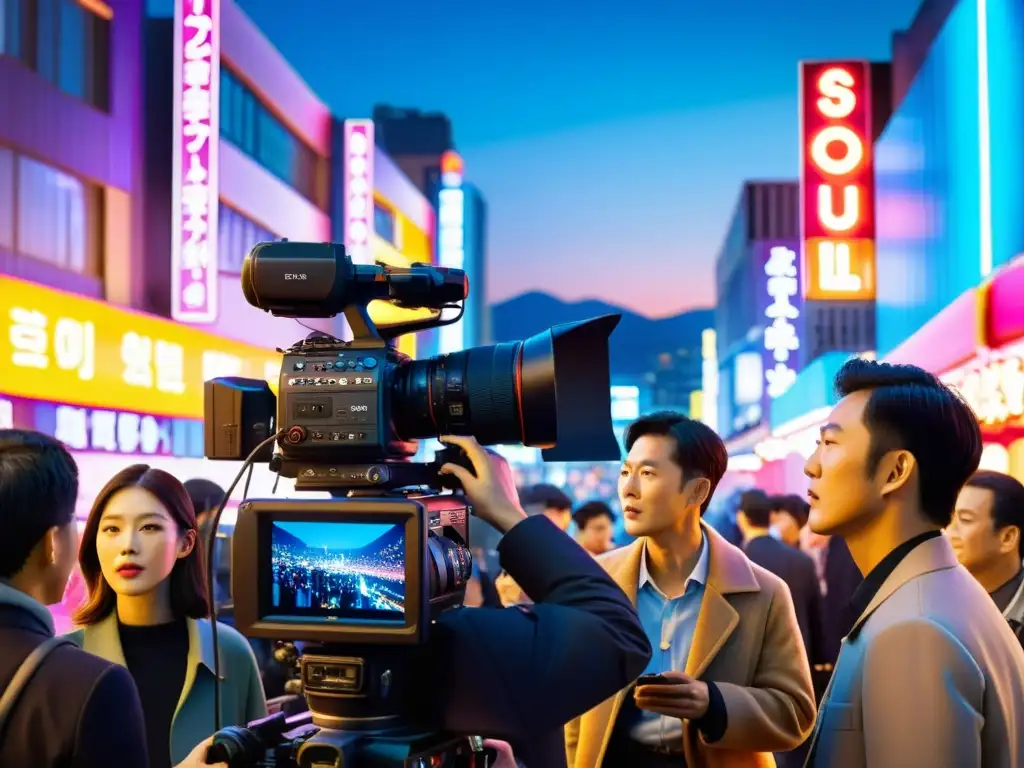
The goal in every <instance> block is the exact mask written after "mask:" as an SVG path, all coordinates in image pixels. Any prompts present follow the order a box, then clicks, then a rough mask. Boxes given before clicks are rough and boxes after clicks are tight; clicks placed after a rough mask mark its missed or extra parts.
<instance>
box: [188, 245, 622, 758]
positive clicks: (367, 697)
mask: <svg viewBox="0 0 1024 768" xmlns="http://www.w3.org/2000/svg"><path fill="white" fill-rule="evenodd" d="M241 283H242V291H243V293H244V295H245V297H246V299H247V301H248V302H249V303H250V304H252V305H253V306H255V307H257V308H259V309H263V310H265V311H268V312H270V313H271V314H274V315H277V316H281V317H333V316H336V315H338V314H342V313H343V314H344V316H345V319H346V320H347V322H348V325H349V327H350V328H351V330H352V334H353V338H352V339H351V340H342V339H338V338H335V337H333V336H330V335H328V334H324V333H320V332H314V333H312V334H310V335H309V336H307V337H306V338H305V339H304V340H302V341H299V342H298V343H296V344H295V345H293V346H292V347H291V348H290V349H288V350H285V351H283V355H284V359H283V362H282V369H281V373H280V380H279V388H278V395H277V396H275V395H274V393H273V391H272V390H271V388H270V386H269V385H268V384H267V382H265V381H260V380H253V379H242V378H220V379H214V380H212V381H208V382H206V384H205V389H204V433H205V435H204V436H205V449H206V450H205V453H206V457H207V458H209V459H214V460H233V461H238V460H240V459H244V461H245V463H244V464H243V467H242V471H241V472H240V473H239V475H238V477H237V478H236V480H235V484H237V483H238V481H239V480H240V479H241V477H242V475H243V474H244V472H245V470H246V469H247V468H251V467H252V465H253V464H255V463H263V462H265V463H268V464H269V467H270V469H271V471H273V472H276V473H278V475H279V476H284V477H289V478H294V479H295V487H296V490H297V491H320V492H323V491H326V492H329V494H330V495H331V497H332V498H330V499H310V498H305V499H284V498H275V499H245V500H244V501H243V502H242V503H241V505H240V506H239V509H238V515H237V520H236V523H235V531H234V536H233V541H232V548H231V550H232V551H231V554H232V568H231V571H232V572H231V584H232V597H233V601H234V616H235V626H236V627H237V628H238V630H239V631H241V632H242V633H243V634H245V635H248V636H250V637H258V638H266V639H272V640H285V641H303V642H304V643H312V644H314V645H307V646H306V647H305V648H304V649H303V653H302V658H301V682H302V688H303V693H304V694H305V698H306V702H307V704H308V706H309V710H310V713H311V716H312V718H311V719H312V725H313V726H314V728H313V731H312V732H310V731H305V732H303V733H302V734H301V735H294V734H293V735H288V733H290V732H288V733H286V731H285V725H286V724H285V723H284V722H283V720H282V719H281V718H276V719H272V720H271V719H268V721H267V722H265V723H263V724H262V725H258V726H256V727H254V728H252V729H234V730H232V729H225V730H224V731H222V732H219V733H218V734H217V738H216V739H215V747H217V749H218V750H219V751H218V752H217V753H216V754H217V755H222V754H223V755H226V756H228V757H229V758H230V759H228V763H229V765H231V766H232V768H235V767H236V766H242V765H253V764H254V760H255V757H254V756H255V755H256V753H258V752H260V751H261V750H262V749H265V750H268V751H270V750H273V751H276V754H278V755H279V756H280V759H281V760H282V761H283V762H284V763H289V764H292V765H298V766H310V767H311V766H315V765H322V764H349V761H350V760H354V761H356V762H355V764H356V765H358V764H360V762H362V763H365V764H367V765H382V766H383V765H389V766H390V765H413V764H415V765H419V764H440V763H437V762H436V760H438V759H443V760H445V761H446V762H444V763H443V764H445V765H448V764H453V765H474V766H475V765H483V764H484V759H483V758H484V752H483V748H482V746H481V745H480V743H479V740H477V741H476V742H472V740H471V741H470V742H467V740H466V739H458V738H453V737H450V736H445V735H443V734H439V733H438V732H437V731H436V729H435V728H433V727H432V726H431V725H430V721H431V718H432V717H434V716H436V713H437V711H438V709H439V708H438V707H436V706H433V705H432V703H433V702H434V701H435V698H434V696H433V695H431V694H432V688H431V685H432V684H433V685H434V686H435V687H436V680H437V679H438V678H437V676H436V673H437V672H438V671H439V670H434V669H433V668H432V667H431V665H430V654H429V645H428V640H429V637H430V626H431V624H432V623H433V622H434V621H435V620H436V619H437V618H438V617H439V616H440V615H441V614H442V613H444V612H445V611H447V610H451V609H454V608H459V607H461V606H462V603H463V599H464V596H465V590H466V586H467V584H468V582H469V579H470V577H471V575H472V564H473V561H472V556H471V554H470V547H469V542H470V538H469V536H470V523H469V519H470V517H471V515H472V508H471V507H470V505H469V503H468V502H467V500H466V499H465V498H464V497H463V496H462V495H461V494H460V492H459V491H460V487H459V484H458V481H457V480H456V479H455V478H454V477H453V476H452V475H450V474H445V475H442V474H440V471H439V470H440V469H441V467H442V466H443V465H444V464H446V463H456V464H460V465H462V466H463V467H465V468H467V469H469V470H470V471H472V470H473V467H472V466H471V463H470V462H469V460H468V458H467V457H466V456H465V455H464V454H462V453H461V451H459V450H458V449H454V448H445V449H443V450H441V451H438V452H437V454H436V455H435V457H434V460H433V461H432V462H429V463H416V462H412V461H411V458H412V457H413V456H414V455H415V454H416V451H417V448H418V443H417V441H418V440H420V439H424V438H432V437H438V436H441V435H445V434H451V435H471V436H473V437H475V438H476V439H477V441H478V442H480V443H481V444H482V445H494V444H501V443H509V444H523V445H531V446H537V447H541V448H542V449H543V455H544V458H545V460H548V461H589V460H595V461H605V460H609V459H618V458H619V456H620V448H619V445H618V442H617V440H616V438H615V435H614V432H613V430H612V424H611V395H610V388H609V371H608V345H607V341H608V336H609V335H610V334H611V332H612V331H613V330H614V329H615V327H616V326H617V325H618V322H619V319H620V318H619V316H618V315H606V316H604V317H599V318H595V319H592V320H587V321H583V322H576V323H567V324H565V325H561V326H555V327H553V328H550V329H548V330H546V331H543V332H541V333H538V334H536V335H535V336H532V337H530V338H529V339H525V340H523V341H514V342H503V343H499V344H493V345H490V346H484V347H475V348H472V349H466V350H461V351H458V352H453V353H450V354H445V355H440V356H437V357H433V358H429V359H424V360H412V359H410V358H409V357H408V356H406V355H403V354H400V353H399V352H397V351H396V350H395V348H394V343H393V342H394V340H395V338H397V337H398V336H399V335H401V334H403V333H410V332H414V331H418V330H424V329H427V328H434V327H438V326H442V325H446V324H450V323H452V322H458V320H459V319H460V318H461V315H462V307H461V306H460V305H459V304H458V302H461V301H464V300H465V298H466V295H467V293H468V291H469V283H468V280H467V279H466V276H465V273H464V272H462V271H461V270H457V269H445V268H441V267H433V266H430V265H423V264H415V265H412V266H411V267H408V268H394V267H388V266H385V265H380V264H377V265H366V264H359V265H357V264H353V262H352V260H351V258H350V257H349V256H348V254H347V253H346V252H345V249H344V246H342V245H340V244H336V243H335V244H332V243H289V242H279V243H261V244H259V245H257V246H256V247H254V248H253V249H252V251H251V252H250V253H249V255H248V256H247V257H246V259H245V262H244V263H243V267H242V275H241ZM381 300H384V301H388V302H390V303H392V304H394V305H396V306H400V307H406V308H420V309H427V310H429V316H428V317H427V318H426V319H418V320H414V321H411V322H405V323H400V324H393V325H390V326H380V327H378V326H377V325H375V324H374V323H373V321H372V320H371V318H370V314H369V311H368V306H369V304H370V303H371V302H372V301H381ZM445 310H458V311H459V313H458V315H457V316H456V317H454V318H450V319H446V318H444V316H443V313H444V311H445ZM275 448H276V450H275ZM233 488H234V485H232V489H233ZM230 492H231V489H229V491H228V495H230ZM226 503H227V499H226V498H225V501H224V504H226ZM222 511H223V505H222V506H221V509H220V511H219V512H218V516H217V519H218V520H219V514H220V512H222ZM213 530H214V534H211V542H212V536H213V535H215V531H216V525H214V526H213ZM210 579H211V581H212V570H211V572H210ZM215 658H216V656H215ZM218 664H219V662H218ZM215 671H216V670H215ZM441 672H442V673H443V671H441ZM218 674H219V672H218ZM432 681H434V682H433V683H432ZM218 695H219V694H218ZM435 725H436V724H435ZM317 728H319V729H322V730H319V731H318V732H317V731H316V729H317ZM232 756H233V757H232ZM424 760H425V761H427V762H426V763H421V762H420V761H424ZM448 760H454V761H455V762H453V763H449V762H447V761H448ZM338 761H341V762H338ZM410 761H411V762H410Z"/></svg>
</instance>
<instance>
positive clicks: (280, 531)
mask: <svg viewBox="0 0 1024 768" xmlns="http://www.w3.org/2000/svg"><path fill="white" fill-rule="evenodd" d="M271 538H272V540H273V542H274V543H275V544H278V545H280V546H282V547H287V548H289V549H309V545H307V544H306V542H304V541H303V540H302V539H300V538H299V537H298V536H293V535H292V534H290V533H288V531H286V530H285V529H284V528H282V527H281V526H280V525H276V524H275V525H274V529H273V532H272V533H271Z"/></svg>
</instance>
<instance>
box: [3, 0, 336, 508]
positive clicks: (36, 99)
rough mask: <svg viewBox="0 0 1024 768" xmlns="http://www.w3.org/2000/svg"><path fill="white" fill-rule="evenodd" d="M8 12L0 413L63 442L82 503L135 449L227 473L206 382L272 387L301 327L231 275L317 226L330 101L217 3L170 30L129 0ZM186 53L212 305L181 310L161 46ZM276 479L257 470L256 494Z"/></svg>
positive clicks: (190, 473)
mask: <svg viewBox="0 0 1024 768" xmlns="http://www.w3.org/2000/svg"><path fill="white" fill-rule="evenodd" d="M3 7H4V14H5V15H4V24H3V32H2V41H0V44H2V48H0V94H2V95H3V97H4V103H5V105H12V104H16V105H17V108H16V109H12V108H7V107H5V111H4V119H3V120H0V189H2V192H0V318H2V321H3V323H4V324H5V328H4V329H3V332H2V333H0V426H2V427H11V426H16V427H22V428H29V429H37V430H40V431H43V432H46V433H49V434H51V435H54V436H56V437H58V438H59V439H61V440H62V441H64V442H65V443H66V444H67V445H68V447H69V448H70V449H71V450H72V451H73V453H74V454H75V456H76V460H77V461H78V463H79V467H80V471H81V477H82V482H81V487H80V509H79V511H80V512H84V511H86V510H87V509H88V507H89V505H91V503H92V501H93V499H94V498H95V495H96V492H97V491H98V490H99V488H100V486H101V485H102V484H103V483H104V482H105V481H106V480H107V479H108V478H109V477H110V475H111V474H112V473H114V472H116V471H117V470H118V469H120V468H121V467H123V466H126V465H128V464H132V463H138V462H140V461H141V462H145V463H147V464H150V465H152V466H158V467H163V468H165V469H168V470H169V471H172V472H174V474H176V475H177V476H178V477H180V478H182V479H188V478H189V477H196V476H205V477H210V478H212V479H214V480H217V481H218V482H220V483H221V484H222V485H224V486H225V487H226V486H227V485H228V484H229V483H230V481H231V480H232V479H233V477H234V475H235V473H236V472H237V470H238V465H237V463H233V462H208V461H205V460H204V459H202V455H203V437H202V418H203V382H204V381H205V380H207V379H210V378H213V377H215V376H220V375H241V376H248V377H253V378H263V379H266V380H268V381H270V382H271V384H272V386H273V387H275V388H276V384H277V376H278V371H279V370H280V355H279V354H278V353H277V352H276V351H275V350H274V349H273V347H274V346H278V345H288V344H290V343H291V342H293V341H294V340H295V339H296V338H299V337H301V336H303V335H304V334H305V333H306V331H305V330H301V329H297V327H296V325H295V323H293V322H290V321H288V320H275V319H273V318H271V317H270V316H269V315H265V314H264V313H262V312H260V311H259V310H256V309H253V308H251V307H249V306H248V305H247V304H245V302H244V299H243V298H242V296H241V291H240V288H239V283H238V270H239V267H240V264H241V259H242V257H244V254H245V252H246V251H247V250H248V249H249V248H250V247H251V246H252V245H253V244H255V243H256V242H258V241H260V240H266V239H270V238H272V237H277V236H282V235H283V236H288V237H291V238H294V239H316V240H327V239H329V237H330V222H329V218H328V214H327V210H326V207H327V203H326V201H327V199H328V198H327V192H328V184H329V176H328V171H329V163H328V162H327V158H328V157H329V154H330V141H329V139H330V119H329V116H328V115H327V110H326V108H325V107H324V106H323V105H322V104H321V103H320V102H318V101H317V100H316V99H315V97H313V96H312V94H310V93H309V91H308V89H306V88H305V87H304V86H303V85H302V83H301V81H300V80H299V79H298V77H297V76H296V75H295V74H294V72H292V70H291V68H290V67H289V66H288V64H287V62H285V61H284V60H283V59H282V58H281V57H280V55H279V54H277V52H276V51H274V49H273V48H272V47H271V46H270V45H269V43H268V42H267V41H266V39H265V38H264V37H263V36H262V35H261V34H260V33H259V32H258V31H257V30H256V29H255V27H254V26H253V25H252V23H251V22H250V21H249V20H248V19H247V18H246V17H245V16H244V15H243V14H242V13H241V12H240V11H239V10H238V8H237V6H235V5H234V4H232V3H230V2H229V1H223V2H221V3H216V2H214V3H207V4H205V5H204V4H203V3H192V4H189V14H190V18H189V19H188V23H187V24H185V23H184V21H185V19H184V17H179V21H181V22H182V23H181V26H182V27H183V28H186V27H187V29H188V31H189V32H190V34H192V38H188V39H185V40H182V39H179V40H177V41H176V40H175V36H174V31H173V26H174V21H173V20H169V19H157V20H152V21H151V22H147V20H146V18H145V16H144V8H143V4H142V2H141V0H138V1H135V0H115V1H114V2H111V3H110V4H109V5H104V4H103V3H102V2H98V1H97V0H89V1H88V2H76V1H75V0H43V1H42V2H27V0H9V2H6V3H5V4H4V6H3ZM179 10H180V8H179ZM58 20H59V21H58ZM58 24H59V34H58V27H57V25H58ZM198 35H203V36H204V37H203V38H202V39H198V38H197V36H198ZM186 50H187V51H188V54H189V56H188V58H187V63H188V73H189V74H188V75H187V76H186V77H185V80H187V81H188V82H186V83H184V85H185V86H187V87H188V88H189V89H191V90H190V92H189V94H188V95H187V97H184V94H182V96H183V97H184V98H182V99H181V100H180V101H181V102H182V103H183V104H186V105H187V109H184V110H182V115H181V116H183V117H187V118H188V120H189V131H190V132H191V134H186V135H185V138H186V139H188V140H189V141H192V140H195V139H197V137H201V138H202V139H203V141H202V144H203V148H202V150H201V152H199V153H198V158H197V159H195V161H194V162H196V163H199V164H200V165H201V166H202V167H201V168H200V169H199V170H201V171H202V172H203V174H205V175H201V174H199V173H198V170H197V168H196V167H195V166H189V167H188V169H187V170H188V171H189V172H190V176H189V178H186V179H185V181H187V182H189V183H190V184H191V185H192V186H191V187H189V189H188V190H187V194H185V195H183V196H182V199H183V200H187V201H188V202H189V205H190V206H194V207H196V208H198V207H199V205H198V204H199V202H202V203H203V206H202V211H201V214H200V213H195V212H194V211H191V210H190V212H189V213H190V216H191V219H190V221H189V227H188V228H187V229H186V228H184V227H183V228H181V229H180V230H179V234H181V233H187V234H188V235H190V236H191V235H194V234H201V235H203V236H204V239H203V243H204V244H205V245H204V247H205V248H206V249H207V259H206V261H203V262H201V263H200V264H199V265H198V266H197V267H196V269H195V271H197V272H199V273H200V274H202V275H203V280H204V284H203V285H202V286H201V287H203V288H205V287H206V286H209V287H211V288H213V289H215V290H216V296H215V298H214V300H213V301H212V302H207V310H209V307H211V306H212V307H213V308H215V310H216V311H215V312H210V315H211V316H210V317H208V318H205V319H203V320H202V321H199V320H194V321H192V322H189V321H188V320H187V319H185V318H180V317H179V320H181V321H180V322H176V321H175V320H172V319H171V317H170V316H171V315H175V314H176V312H175V302H176V301H177V299H176V297H175V293H176V292H175V291H174V290H173V289H172V288H173V285H172V284H173V282H174V280H173V276H172V272H173V270H172V265H173V263H174V259H175V256H174V254H173V242H174V236H173V231H174V227H173V226H172V218H173V216H172V213H171V211H172V208H173V207H174V205H175V203H174V201H173V197H174V188H175V187H174V185H175V183H176V182H175V180H174V179H175V175H174V168H173V165H174V164H173V163H172V162H171V159H170V158H172V156H173V155H174V154H175V151H174V150H173V145H174V141H173V140H172V136H173V130H172V123H173V122H174V120H175V118H176V115H175V109H176V108H175V106H174V104H175V99H174V83H175V78H174V67H173V66H172V65H171V61H172V59H173V54H174V53H175V52H176V51H177V52H178V53H184V52H185V51H186ZM215 51H216V52H217V55H216V57H214V55H213V54H214V52H215ZM220 52H223V53H224V55H223V58H222V57H221V55H220ZM214 62H216V66H214ZM181 63H182V64H183V65H184V64H185V63H186V61H184V60H183V61H182V62H181ZM221 65H223V66H221ZM182 69H183V71H184V70H185V69H186V68H185V67H184V66H183V67H182ZM243 83H244V86H243V85H242V84H243ZM180 107H181V105H180V104H179V108H180ZM221 112H223V113H224V114H223V115H222V114H220V113H221ZM280 115H289V116H291V118H290V119H291V120H293V121H294V122H289V121H286V120H285V119H284V118H282V117H280ZM211 127H217V128H218V130H216V131H213V130H211ZM204 131H206V132H208V133H204ZM181 138H182V136H179V139H181ZM182 145H183V146H184V142H182ZM190 152H191V150H190ZM183 154H184V153H183ZM193 154H196V153H193ZM191 162H193V161H192V160H190V163H191ZM179 170H180V169H179ZM211 171H213V173H212V174H211V173H210V172H211ZM218 172H219V173H218ZM200 176H202V177H201V178H200ZM215 177H216V178H215ZM178 181H181V178H178ZM200 181H201V182H202V184H199V182H200ZM198 187H202V189H201V190H199V191H202V192H203V194H204V195H210V193H213V194H212V201H213V204H212V205H210V204H209V203H210V200H209V199H207V198H206V197H204V198H203V199H202V200H200V199H199V198H198V197H196V192H197V188H198ZM183 190H184V187H181V188H179V190H178V191H179V192H182V191H183ZM179 202H181V200H179ZM193 213H195V215H192V214H193ZM200 225H201V226H200ZM218 235H219V237H218ZM213 246H216V247H213ZM192 252H193V253H196V252H198V249H196V248H193V249H192ZM179 255H180V254H179ZM211 258H212V260H211ZM207 267H209V269H208V268H207ZM323 327H325V328H330V327H331V325H330V324H329V323H328V324H323ZM273 482H274V478H273V477H272V476H271V475H270V474H269V472H267V471H265V470H258V471H257V472H256V473H255V474H254V475H253V484H252V486H251V487H250V491H251V492H253V493H257V494H261V493H267V492H269V491H270V489H271V486H272V485H273ZM281 485H282V488H284V489H286V490H287V489H288V487H290V486H289V483H288V482H287V481H284V482H282V484H281Z"/></svg>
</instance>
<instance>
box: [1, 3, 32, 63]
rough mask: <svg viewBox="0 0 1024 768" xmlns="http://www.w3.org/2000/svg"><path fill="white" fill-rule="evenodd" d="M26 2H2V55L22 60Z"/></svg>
mask: <svg viewBox="0 0 1024 768" xmlns="http://www.w3.org/2000/svg"><path fill="white" fill-rule="evenodd" d="M25 2H26V0H0V54H6V55H7V56H10V57H11V58H14V59H20V58H21V52H22V49H23V48H24V46H23V45H22V39H21V37H22V34H23V31H24V30H25V29H26V26H25V24H24V22H23V17H24V7H23V6H24V4H25Z"/></svg>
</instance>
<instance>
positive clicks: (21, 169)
mask: <svg viewBox="0 0 1024 768" xmlns="http://www.w3.org/2000/svg"><path fill="white" fill-rule="evenodd" d="M11 154H12V158H13V163H12V167H13V169H14V174H13V176H12V179H11V180H12V182H14V183H12V184H11V187H10V189H12V190H13V191H14V193H15V201H14V205H12V206H11V207H10V210H13V211H16V212H17V213H16V215H15V216H14V217H12V218H13V219H14V221H13V225H14V227H13V232H11V233H10V235H9V237H8V239H9V240H11V241H12V242H13V245H14V250H15V251H16V252H17V253H20V254H22V255H23V256H31V257H32V258H34V259H38V260H39V261H45V262H47V263H49V264H53V265H55V266H58V267H61V268H63V269H67V270H70V271H72V272H79V273H81V274H98V272H99V265H100V259H99V247H98V245H99V229H98V222H99V219H100V217H99V207H100V194H101V193H100V190H99V189H98V188H97V187H94V186H92V185H90V184H86V183H85V182H82V181H80V180H79V179H76V178H75V177H73V176H69V175H68V174H66V173H63V172H62V171H58V170H57V169H56V168H51V167H50V166H48V165H44V164H43V163H40V162H38V161H36V160H32V159H31V158H28V157H23V156H17V155H13V153H11ZM3 163H4V160H3V158H2V156H0V183H6V180H5V179H4V166H3ZM3 196H4V193H3V192H0V205H2V204H3ZM3 227H4V222H3V221H2V220H0V240H2V239H3Z"/></svg>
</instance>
